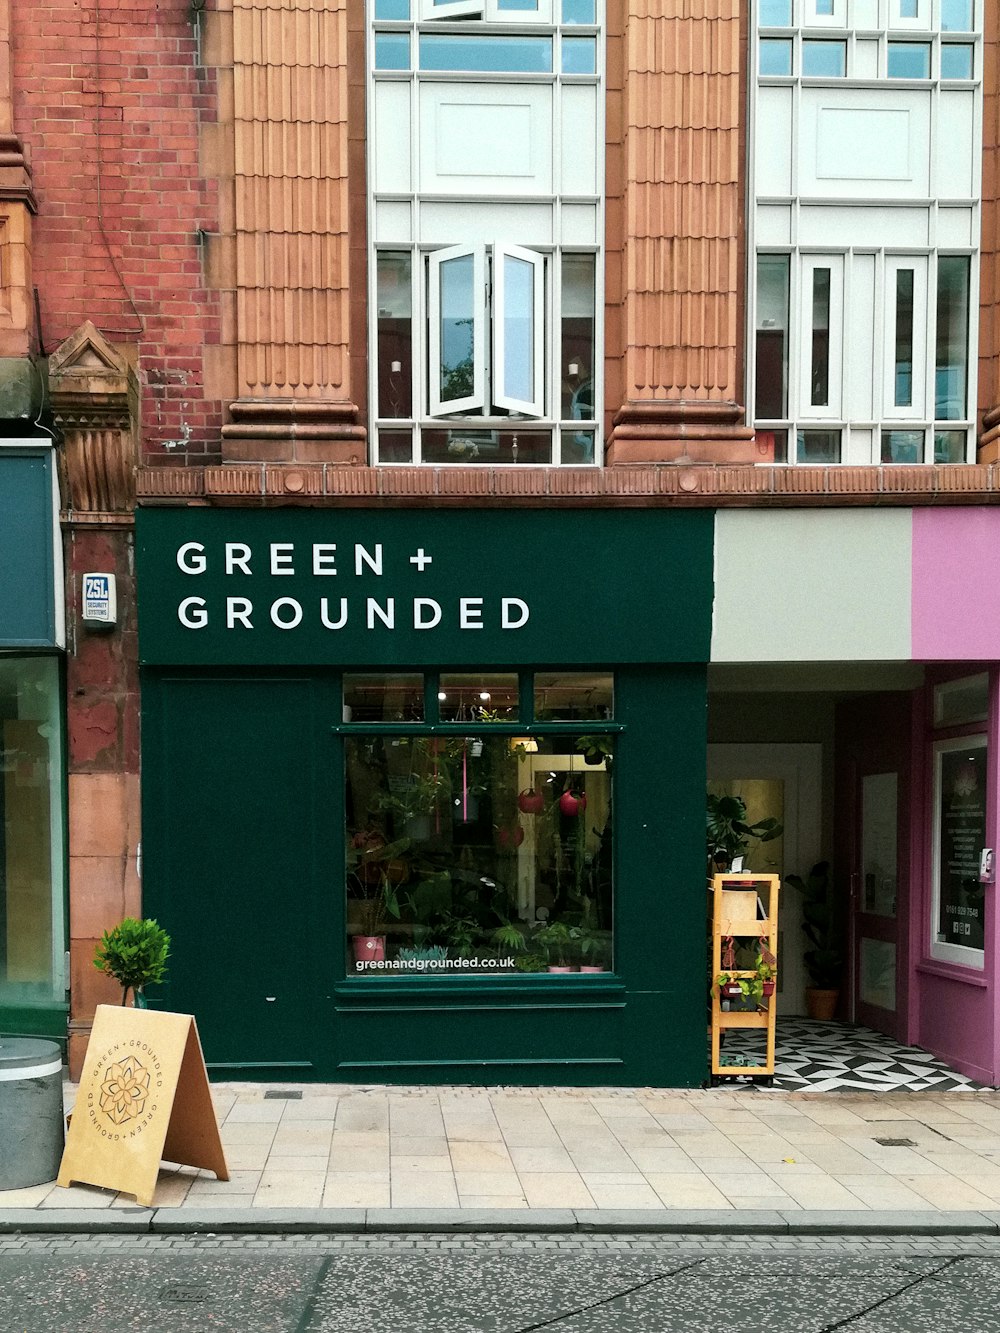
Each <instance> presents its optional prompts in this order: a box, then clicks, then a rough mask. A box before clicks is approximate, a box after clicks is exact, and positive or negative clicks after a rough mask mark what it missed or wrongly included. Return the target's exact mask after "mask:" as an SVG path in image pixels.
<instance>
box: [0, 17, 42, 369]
mask: <svg viewBox="0 0 1000 1333" xmlns="http://www.w3.org/2000/svg"><path fill="white" fill-rule="evenodd" d="M34 211H35V198H34V194H33V193H32V189H31V172H30V171H29V170H28V165H27V163H26V162H25V160H24V152H23V149H22V147H21V140H20V139H19V138H18V136H17V134H16V133H15V132H14V107H13V102H12V98H11V42H10V0H0V278H2V285H0V357H23V356H28V355H29V354H30V353H31V352H32V350H33V346H32V329H33V327H34V311H33V297H32V280H31V215H32V213H33V212H34Z"/></svg>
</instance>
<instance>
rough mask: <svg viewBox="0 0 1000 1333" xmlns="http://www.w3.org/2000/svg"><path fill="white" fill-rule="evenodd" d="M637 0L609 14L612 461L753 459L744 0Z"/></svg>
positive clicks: (609, 299) (609, 329) (609, 286)
mask: <svg viewBox="0 0 1000 1333" xmlns="http://www.w3.org/2000/svg"><path fill="white" fill-rule="evenodd" d="M628 3H629V8H628V14H627V17H626V20H625V25H624V29H623V31H621V32H620V33H619V32H617V31H616V28H615V19H613V18H612V19H611V20H610V21H609V69H608V95H609V117H608V128H609V140H610V142H609V154H608V158H609V170H608V187H607V190H608V254H607V259H608V272H609V277H608V292H607V298H608V304H609V311H608V356H609V360H610V361H611V362H612V364H611V365H609V371H608V397H609V410H610V415H611V418H612V419H611V423H610V424H611V430H610V433H609V443H608V451H607V456H608V462H609V463H611V464H621V463H652V462H670V461H674V460H683V461H691V462H741V461H746V462H751V461H754V459H755V458H756V453H755V450H754V446H753V443H752V431H751V430H750V429H748V428H747V427H746V426H745V425H744V424H743V419H744V409H743V406H742V405H741V403H740V401H739V398H740V395H741V392H742V386H741V385H740V383H739V372H740V368H741V360H742V358H741V355H740V351H739V345H740V340H741V336H742V334H741V329H742V321H741V313H740V312H741V309H742V303H743V298H744V281H743V275H742V271H741V253H742V251H741V239H740V238H741V236H742V233H743V229H744V220H743V219H744V210H743V182H742V176H743V173H742V170H741V167H742V157H741V148H740V144H741V129H740V124H741V120H742V117H741V114H740V112H741V105H742V104H741V72H740V71H741V63H740V62H741V51H742V43H741V26H742V25H741V14H740V0H628ZM619 51H620V53H621V60H620V68H619V60H618V56H617V54H616V53H617V52H619ZM619 84H620V87H619V86H618V85H619ZM617 99H620V114H619V107H618V100H617ZM616 127H620V136H621V137H620V143H619V144H618V145H617V146H616V145H615V143H614V140H613V136H614V135H615V133H616ZM615 361H617V362H618V363H619V364H618V365H617V366H616V365H615V364H614V362H615ZM616 385H617V386H618V388H619V394H618V395H616V393H615V386H616Z"/></svg>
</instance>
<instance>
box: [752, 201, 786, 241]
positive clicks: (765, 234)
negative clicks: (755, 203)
mask: <svg viewBox="0 0 1000 1333" xmlns="http://www.w3.org/2000/svg"><path fill="white" fill-rule="evenodd" d="M756 230H757V237H756V240H757V244H758V245H790V244H791V240H792V210H791V209H790V208H789V207H788V206H787V205H786V204H761V206H760V207H759V208H758V209H757V224H756Z"/></svg>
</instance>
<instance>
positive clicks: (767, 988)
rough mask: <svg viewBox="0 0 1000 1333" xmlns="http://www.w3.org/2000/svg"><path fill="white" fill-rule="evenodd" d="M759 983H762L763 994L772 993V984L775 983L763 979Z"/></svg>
mask: <svg viewBox="0 0 1000 1333" xmlns="http://www.w3.org/2000/svg"><path fill="white" fill-rule="evenodd" d="M761 985H762V986H763V988H764V994H765V995H773V994H774V985H775V983H774V982H773V981H763V982H761Z"/></svg>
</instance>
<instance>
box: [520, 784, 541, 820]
mask: <svg viewBox="0 0 1000 1333" xmlns="http://www.w3.org/2000/svg"><path fill="white" fill-rule="evenodd" d="M517 808H518V809H519V810H520V811H521V813H522V814H525V815H540V814H541V813H542V811H543V810H544V809H545V797H544V796H543V795H542V793H541V792H540V791H533V790H532V789H531V788H530V787H527V788H525V790H524V791H522V792H521V793H520V794H519V796H518V798H517Z"/></svg>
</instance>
